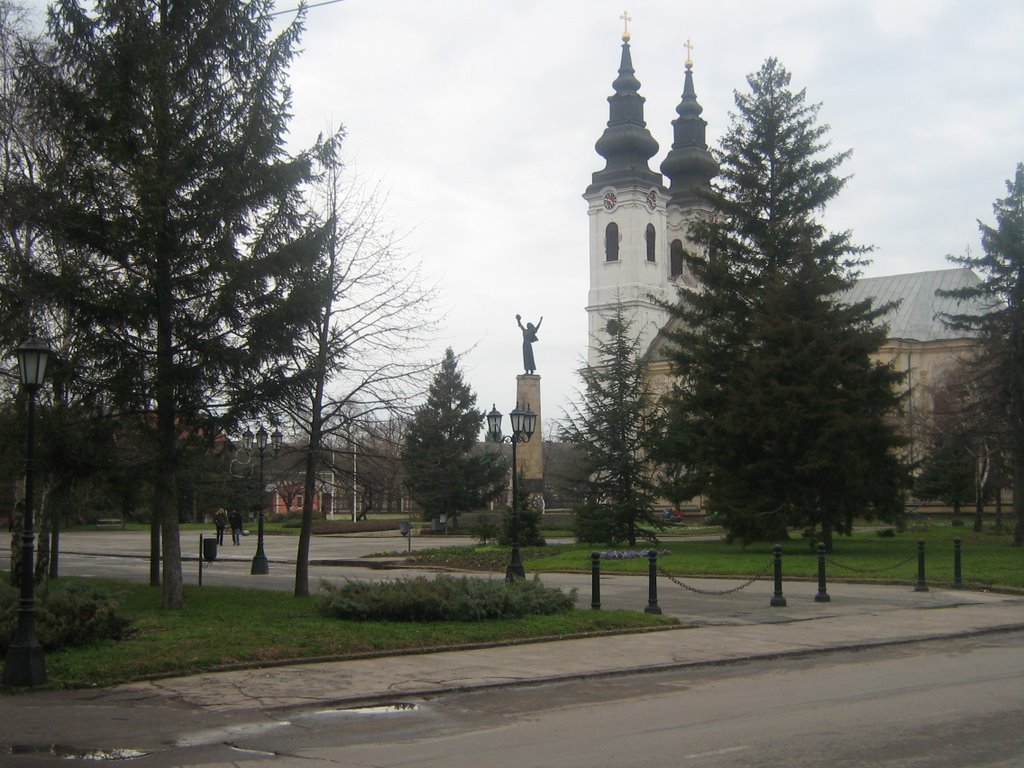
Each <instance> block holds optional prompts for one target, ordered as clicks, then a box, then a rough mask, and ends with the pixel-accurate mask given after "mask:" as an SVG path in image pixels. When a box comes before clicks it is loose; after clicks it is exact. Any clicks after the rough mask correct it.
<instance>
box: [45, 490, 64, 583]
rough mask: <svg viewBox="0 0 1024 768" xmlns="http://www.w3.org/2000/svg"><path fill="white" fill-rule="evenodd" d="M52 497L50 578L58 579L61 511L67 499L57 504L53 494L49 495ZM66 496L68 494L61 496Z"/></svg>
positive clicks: (50, 506) (60, 500) (62, 499)
mask: <svg viewBox="0 0 1024 768" xmlns="http://www.w3.org/2000/svg"><path fill="white" fill-rule="evenodd" d="M48 495H49V497H50V503H49V508H50V572H49V578H51V579H56V578H57V575H58V573H57V572H58V570H59V568H58V560H59V559H60V510H61V507H62V506H63V504H64V503H66V499H65V498H60V497H59V498H58V499H57V500H56V502H55V501H54V499H53V494H48ZM61 496H66V494H61ZM44 498H45V496H44Z"/></svg>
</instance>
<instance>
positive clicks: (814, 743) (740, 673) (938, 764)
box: [0, 632, 1024, 768]
mask: <svg viewBox="0 0 1024 768" xmlns="http://www.w3.org/2000/svg"><path fill="white" fill-rule="evenodd" d="M1022 650H1024V633H1021V632H1013V633H1004V634H993V635H986V636H982V637H974V638H961V639H957V640H944V641H941V642H921V643H915V644H911V645H903V646H893V647H886V648H879V649H874V650H867V651H860V652H836V653H830V654H823V655H818V656H814V657H803V658H789V659H782V660H774V661H770V660H769V661H757V662H743V663H737V664H730V665H724V666H710V667H699V668H690V669H685V670H677V671H672V672H659V673H648V674H635V675H626V676H621V677H615V678H607V679H597V680H588V681H579V682H565V683H557V684H545V685H535V686H524V687H517V688H503V689H498V690H484V691H478V692H475V693H463V694H448V695H442V696H437V697H434V698H430V699H399V698H396V700H395V701H393V702H390V703H389V704H386V705H377V706H373V707H367V708H362V709H291V710H287V711H276V712H274V711H264V712H257V711H252V710H248V711H244V712H240V713H229V712H205V713H203V716H202V718H201V719H197V717H196V716H197V714H199V713H197V712H195V711H191V710H190V709H189V708H188V707H185V706H182V705H180V704H177V703H176V702H174V701H172V700H170V699H166V698H165V699H162V700H161V703H160V704H159V705H156V704H154V703H153V702H147V701H145V700H140V701H134V702H133V701H125V702H124V706H123V708H122V709H118V710H115V711H114V712H113V713H112V715H113V716H112V718H111V720H112V721H113V722H111V724H110V726H109V727H108V728H107V730H108V731H109V732H110V733H112V734H113V733H118V734H120V735H121V737H122V741H121V742H120V744H121V745H122V746H123V745H127V744H131V743H138V742H139V741H145V742H147V743H159V744H161V747H160V748H154V749H150V751H148V752H147V753H146V754H140V755H136V756H134V757H133V758H132V759H128V760H127V761H125V762H124V763H120V764H124V765H133V766H138V767H139V768H143V767H145V768H165V767H167V766H207V767H208V768H212V767H213V766H235V767H236V768H246V767H249V766H252V767H253V768H258V766H261V765H272V766H275V768H277V767H278V766H280V767H281V768H291V767H295V768H298V767H299V766H301V767H302V768H319V767H320V766H332V767H333V768H338V767H339V766H344V767H345V768H479V767H480V766H487V768H506V767H508V768H512V767H513V766H514V767H515V768H527V767H529V768H535V767H543V768H632V767H633V766H636V767H637V768H639V766H645V767H646V766H701V767H702V768H703V767H707V768H739V767H740V766H743V768H759V767H762V766H763V767H764V768H768V767H769V766H771V767H772V768H776V767H777V766H787V767H788V768H811V767H817V766H829V768H842V767H843V766H885V768H911V766H913V767H915V768H916V767H917V766H929V767H930V768H953V767H954V766H955V767H956V768H962V767H963V766H972V768H996V767H997V766H998V767H1000V768H1009V767H1010V766H1014V767H1016V766H1019V765H1020V764H1021V759H1022V755H1024V735H1022V732H1021V730H1020V727H1019V724H1020V722H1021V718H1022V716H1024V697H1022V696H1021V689H1022V685H1024V653H1022ZM65 695H67V694H65ZM48 698H49V697H48ZM74 700H75V704H74V706H71V705H69V704H65V706H63V707H59V708H58V707H55V708H54V712H55V714H57V713H60V715H59V716H60V717H61V718H63V722H64V723H65V726H64V732H65V736H66V738H67V739H69V740H70V741H65V743H64V744H63V746H62V747H60V748H58V749H57V750H56V752H58V753H59V754H43V750H44V747H45V745H40V744H37V745H35V746H34V748H33V749H28V748H26V749H23V750H22V751H21V752H20V753H18V754H7V755H0V764H2V765H4V766H11V768H20V767H22V766H24V767H25V768H38V767H40V766H58V765H60V766H65V767H66V766H68V765H69V760H68V758H69V757H71V758H74V757H75V756H77V757H78V758H79V759H78V760H74V759H72V760H71V761H70V764H74V763H75V762H79V761H84V758H85V757H86V756H85V755H84V754H83V753H76V752H75V751H74V749H73V742H74V739H75V734H74V728H73V726H72V723H73V722H74V714H75V711H76V709H75V707H82V708H88V707H89V706H90V705H89V700H88V694H87V692H79V693H77V694H76V695H75V696H74ZM51 704H56V701H53V702H51ZM139 729H141V731H140V730H139ZM139 732H142V733H145V734H146V737H145V739H140V738H136V737H135V734H136V733H139ZM109 745H110V751H109V752H108V753H106V757H107V758H108V759H110V758H113V757H115V756H118V757H124V755H119V754H118V752H117V748H118V746H119V742H118V740H117V737H115V736H111V737H110V740H109ZM89 757H90V759H89V761H88V762H89V764H91V765H94V764H95V761H96V760H97V758H102V757H104V755H103V754H99V755H98V754H96V753H93V754H92V755H90V756H89Z"/></svg>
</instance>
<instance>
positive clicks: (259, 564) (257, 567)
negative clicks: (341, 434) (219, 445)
mask: <svg viewBox="0 0 1024 768" xmlns="http://www.w3.org/2000/svg"><path fill="white" fill-rule="evenodd" d="M270 440H271V447H272V448H273V449H274V453H275V454H276V453H277V452H278V451H279V450H281V431H280V430H278V429H275V430H274V434H273V435H271V436H270ZM252 441H253V434H252V430H250V429H246V430H245V433H244V434H243V435H242V445H243V446H244V447H245V450H247V451H249V450H252ZM256 449H257V450H258V451H259V452H260V506H259V523H258V525H259V528H258V531H257V534H256V554H255V555H253V558H252V568H251V569H250V570H249V573H250V574H252V575H263V574H266V573H270V563H269V561H268V560H267V553H266V552H265V551H264V550H263V507H264V504H263V493H264V485H263V456H264V454H265V453H266V451H267V430H266V427H263V426H262V425H261V426H260V428H259V429H258V430H256Z"/></svg>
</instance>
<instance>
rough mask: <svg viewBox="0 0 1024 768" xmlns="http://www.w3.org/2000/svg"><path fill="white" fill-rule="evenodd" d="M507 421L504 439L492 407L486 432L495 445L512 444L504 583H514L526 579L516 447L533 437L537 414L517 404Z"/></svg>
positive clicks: (527, 407) (499, 421)
mask: <svg viewBox="0 0 1024 768" xmlns="http://www.w3.org/2000/svg"><path fill="white" fill-rule="evenodd" d="M509 419H510V420H511V422H512V434H511V435H508V436H507V437H506V436H504V435H502V434H501V411H499V410H498V409H497V408H495V407H494V406H493V405H492V406H491V412H490V413H488V414H487V431H488V433H489V434H490V436H491V440H493V441H494V442H496V443H512V559H511V560H510V561H509V564H508V569H507V570H506V571H505V581H515V580H516V579H523V578H526V571H525V569H524V568H523V561H522V559H521V558H520V556H519V470H518V467H517V464H516V446H517V445H519V443H527V442H529V441H530V438H531V437H533V431H534V430H535V429H536V428H537V414H536V413H534V412H533V411H531V410H530V406H526V410H523V409H521V408H520V407H519V404H518V403H517V404H516V407H515V408H513V409H512V413H510V414H509Z"/></svg>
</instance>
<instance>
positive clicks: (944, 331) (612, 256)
mask: <svg viewBox="0 0 1024 768" xmlns="http://www.w3.org/2000/svg"><path fill="white" fill-rule="evenodd" d="M688 47H689V46H688ZM612 88H613V89H614V93H613V94H612V95H611V96H610V97H609V98H608V104H609V117H608V123H607V127H606V128H605V130H604V133H603V134H602V135H601V137H600V138H599V139H598V141H597V143H596V145H595V148H596V150H597V153H598V154H599V155H600V156H601V157H602V158H604V160H605V167H604V168H603V169H601V170H599V171H596V172H595V173H594V174H593V177H592V180H591V183H590V186H588V187H587V189H586V191H585V192H584V194H583V197H584V199H585V200H586V201H587V205H588V208H587V213H588V216H589V217H590V262H589V263H590V289H589V294H588V297H587V313H588V330H589V340H588V353H587V362H588V363H590V364H591V365H593V364H595V363H596V362H597V361H596V348H595V344H594V340H595V339H599V338H600V337H601V336H602V335H603V334H604V333H605V325H606V322H607V318H608V317H609V315H610V314H611V312H612V310H613V308H614V307H615V305H616V304H617V303H621V304H622V305H623V307H624V308H625V309H626V311H627V312H629V313H630V316H631V318H632V321H633V328H634V331H635V332H638V333H639V337H640V344H641V349H642V350H644V351H645V354H646V355H647V358H648V362H649V364H650V371H651V376H652V385H653V388H654V390H655V391H664V388H665V387H667V385H668V382H669V379H670V377H671V371H670V368H669V364H668V360H667V359H666V357H665V355H664V349H663V345H664V343H665V340H664V337H663V336H659V331H660V330H661V329H662V328H664V327H665V326H666V325H667V324H668V322H669V319H670V316H669V314H668V313H667V312H666V311H665V310H664V309H663V308H662V307H661V306H660V305H659V303H658V302H659V300H661V301H667V302H671V301H673V300H675V298H676V296H677V291H678V289H679V288H680V287H682V288H683V289H684V290H694V291H699V290H700V289H701V288H700V286H699V285H697V283H696V281H695V280H694V278H693V276H692V275H691V274H689V273H688V271H687V269H686V266H685V264H684V262H683V250H684V249H688V248H690V247H691V245H690V244H689V242H688V240H687V235H686V233H687V228H688V226H689V224H690V222H692V221H694V220H696V219H699V218H701V217H708V216H711V215H712V214H713V211H712V209H711V208H710V207H709V205H708V203H707V202H705V201H703V200H702V199H700V198H699V197H697V196H696V195H695V194H694V189H695V188H699V187H708V186H709V185H710V184H711V180H712V179H713V178H714V177H715V176H716V175H717V173H718V164H717V162H716V161H715V159H714V158H713V156H712V155H711V153H710V152H709V150H708V145H707V141H706V128H707V122H706V121H705V120H704V119H703V118H702V117H701V113H702V112H703V108H702V107H701V106H700V104H699V103H698V101H697V95H696V90H695V88H694V79H693V62H692V60H691V59H690V58H689V57H688V58H687V60H686V63H685V79H684V82H683V93H682V100H681V101H680V102H679V105H678V106H677V107H676V115H677V117H676V119H675V120H673V121H672V128H673V142H672V147H671V149H669V151H668V153H667V154H666V155H665V157H664V159H663V160H662V161H661V165H660V172H657V171H653V170H651V167H650V162H651V159H652V158H654V157H655V156H656V155H657V154H658V151H659V147H658V143H657V141H656V140H655V139H654V137H653V136H652V135H651V133H650V131H649V130H648V129H647V123H646V122H645V120H644V101H645V100H644V97H643V96H641V95H640V92H639V91H640V81H639V80H638V79H637V77H636V73H635V72H634V70H633V62H632V58H631V55H630V45H629V33H628V32H626V33H624V34H623V36H622V55H621V60H620V63H619V71H618V77H616V78H615V80H614V81H613V83H612ZM977 282H978V277H977V276H976V275H975V274H974V273H973V272H972V271H971V270H969V269H962V268H957V269H945V270H935V271H929V272H917V273H912V274H904V275H895V276H891V277H874V278H864V279H861V280H859V281H858V282H857V284H856V286H855V287H854V289H853V291H852V293H851V296H850V299H851V301H854V300H860V299H863V298H867V297H869V296H870V297H874V298H876V299H877V301H878V303H884V302H887V301H891V300H894V299H899V300H900V305H899V307H898V309H897V310H896V311H894V312H893V313H891V314H890V316H889V317H887V318H886V323H887V325H888V335H889V339H888V341H887V342H886V344H885V345H884V346H883V348H882V349H881V350H879V353H878V359H880V360H883V361H885V362H888V363H891V364H892V365H894V366H896V367H898V368H900V369H901V370H905V371H907V373H908V376H907V380H906V382H905V384H904V386H906V387H908V388H910V389H911V393H912V395H913V397H911V398H910V400H911V402H913V403H915V409H916V411H917V414H920V413H922V412H928V411H930V409H931V398H930V396H929V394H928V386H929V384H932V383H937V382H938V381H939V380H940V379H941V376H942V375H943V373H944V371H946V370H948V369H949V368H951V367H952V366H955V365H956V364H957V362H958V360H959V359H960V358H961V357H963V356H965V355H967V354H969V353H970V352H971V350H972V349H973V348H974V347H975V344H976V342H975V340H974V339H972V338H969V337H967V336H965V335H964V334H963V333H962V332H959V331H953V330H950V329H948V328H946V327H945V325H944V324H943V323H942V321H941V319H940V318H941V316H942V314H943V313H956V312H963V311H965V310H964V307H962V306H960V307H958V306H957V305H956V304H955V302H954V301H953V300H952V299H948V298H943V297H940V296H938V295H937V294H936V291H938V290H940V289H945V290H949V289H954V288H959V287H962V286H965V285H973V284H976V283H977ZM908 418H911V419H913V418H917V415H916V414H914V413H911V414H909V415H908ZM908 427H910V429H908V433H909V434H910V435H911V436H913V435H914V434H915V432H916V431H917V430H916V429H914V425H913V424H908Z"/></svg>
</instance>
